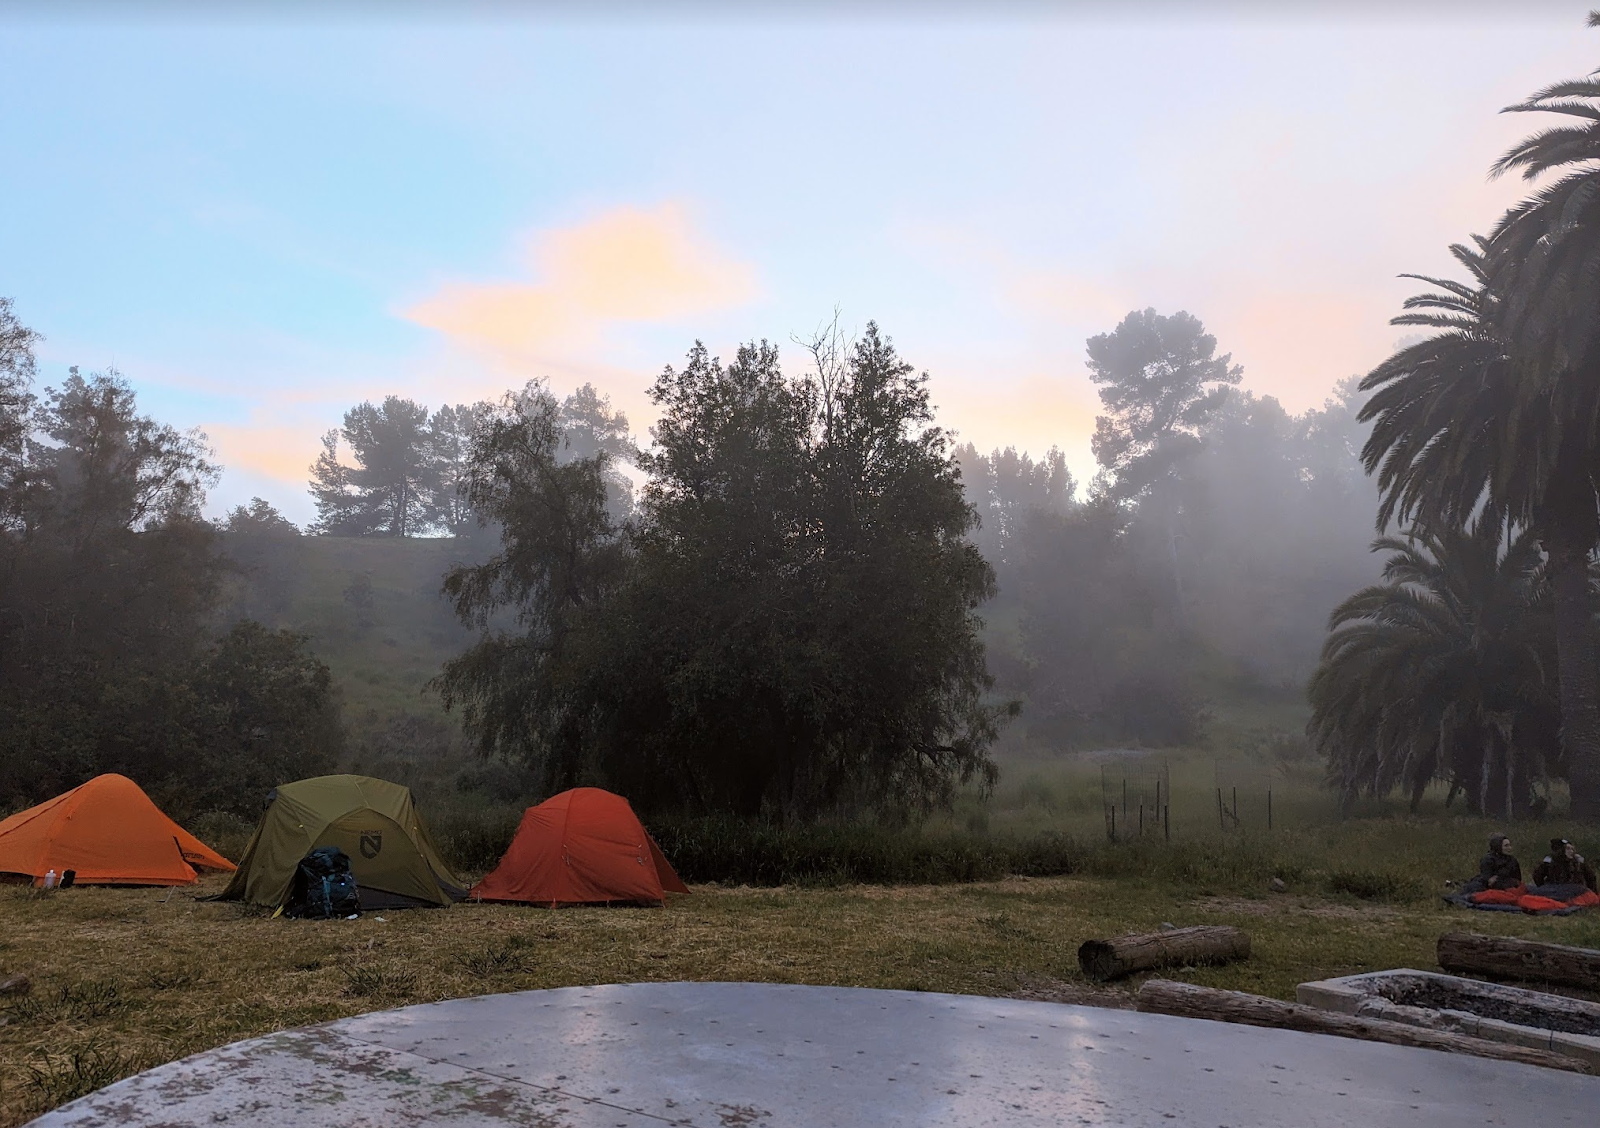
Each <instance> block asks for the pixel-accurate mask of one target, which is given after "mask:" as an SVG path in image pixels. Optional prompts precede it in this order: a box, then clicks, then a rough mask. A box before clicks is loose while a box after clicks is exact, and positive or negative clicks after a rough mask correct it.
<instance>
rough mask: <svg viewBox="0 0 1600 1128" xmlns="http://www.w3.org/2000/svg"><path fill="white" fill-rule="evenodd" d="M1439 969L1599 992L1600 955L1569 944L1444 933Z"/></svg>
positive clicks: (1464, 933) (1440, 941)
mask: <svg viewBox="0 0 1600 1128" xmlns="http://www.w3.org/2000/svg"><path fill="white" fill-rule="evenodd" d="M1439 966H1440V967H1442V968H1444V970H1446V971H1450V972H1455V973H1457V974H1459V973H1461V972H1467V973H1468V974H1473V975H1486V976H1489V977H1490V978H1492V979H1522V980H1529V981H1533V982H1538V983H1555V984H1559V985H1561V986H1563V987H1581V988H1585V989H1587V990H1590V991H1600V952H1597V951H1595V950H1594V949H1593V948H1575V947H1573V946H1571V945H1570V944H1547V943H1545V942H1543V941H1541V940H1517V939H1514V938H1512V937H1509V936H1480V935H1478V934H1477V933H1472V932H1446V933H1445V934H1444V935H1443V936H1441V937H1439Z"/></svg>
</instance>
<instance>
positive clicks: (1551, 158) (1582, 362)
mask: <svg viewBox="0 0 1600 1128" xmlns="http://www.w3.org/2000/svg"><path fill="white" fill-rule="evenodd" d="M1589 26H1591V27H1595V26H1600V13H1591V14H1590V16H1589ZM1507 112H1510V113H1554V114H1558V115H1560V116H1562V117H1563V118H1566V119H1568V120H1569V121H1570V122H1572V124H1567V125H1563V126H1557V127H1554V128H1550V129H1545V130H1542V131H1540V132H1538V133H1535V134H1533V135H1531V136H1529V137H1528V138H1526V139H1525V140H1523V141H1522V142H1521V143H1520V144H1518V145H1516V146H1514V147H1513V148H1512V149H1511V150H1510V151H1508V152H1507V153H1506V154H1505V155H1504V156H1503V157H1501V158H1500V160H1499V161H1497V162H1496V163H1495V165H1494V167H1493V170H1492V171H1493V173H1494V174H1495V175H1499V174H1502V173H1506V172H1519V173H1521V175H1522V176H1523V178H1524V179H1525V180H1529V181H1531V180H1535V179H1537V178H1540V177H1544V176H1549V175H1554V176H1555V179H1554V180H1553V182H1551V183H1549V184H1548V185H1547V186H1546V187H1544V188H1543V189H1541V190H1540V191H1538V192H1536V193H1535V194H1534V195H1533V196H1531V197H1529V198H1528V199H1526V200H1524V201H1523V202H1522V203H1521V204H1519V205H1518V206H1516V207H1514V208H1512V209H1511V210H1510V211H1509V212H1507V213H1506V215H1505V217H1504V218H1503V219H1502V220H1501V221H1500V223H1499V225H1498V226H1497V227H1496V228H1495V230H1494V232H1493V233H1492V235H1491V237H1490V245H1489V253H1490V258H1491V260H1492V262H1491V266H1492V272H1493V276H1494V278H1495V281H1496V285H1497V288H1498V290H1499V292H1500V295H1501V300H1500V301H1498V302H1497V303H1496V304H1495V306H1494V307H1493V308H1492V309H1491V310H1490V311H1489V312H1490V313H1491V314H1492V317H1493V320H1494V324H1495V329H1496V330H1497V332H1498V334H1499V336H1500V337H1501V339H1502V340H1504V341H1505V342H1506V343H1507V344H1508V346H1509V349H1508V351H1509V354H1510V363H1511V367H1512V369H1513V370H1514V388H1513V393H1512V394H1511V395H1510V396H1509V397H1505V398H1508V399H1509V402H1504V403H1502V404H1501V405H1500V406H1503V407H1504V408H1505V409H1506V410H1507V415H1506V417H1505V418H1504V420H1503V421H1502V422H1501V425H1500V428H1499V430H1500V436H1499V437H1498V441H1497V442H1496V444H1495V445H1496V449H1497V453H1498V455H1499V460H1500V463H1501V465H1500V467H1499V468H1498V472H1497V473H1496V475H1495V476H1494V480H1493V481H1492V488H1494V487H1498V488H1497V489H1494V495H1495V496H1494V499H1495V501H1496V502H1497V503H1498V504H1500V505H1502V506H1504V507H1505V508H1507V509H1508V510H1510V511H1511V512H1513V513H1514V514H1515V515H1516V516H1517V517H1518V518H1520V519H1523V520H1527V521H1529V522H1530V523H1531V524H1532V525H1533V526H1534V527H1535V528H1536V529H1537V530H1538V532H1539V535H1540V538H1541V540H1542V542H1543V544H1544V548H1545V551H1546V552H1547V553H1548V554H1549V557H1550V574H1551V582H1552V584H1553V585H1554V590H1555V600H1556V632H1557V634H1556V643H1557V649H1558V652H1559V654H1560V661H1561V737H1562V742H1563V745H1564V747H1565V750H1566V754H1567V756H1568V758H1569V760H1570V761H1571V773H1572V778H1571V782H1572V807H1573V813H1574V814H1577V815H1579V816H1580V817H1585V818H1591V819H1600V661H1597V654H1596V649H1595V641H1594V637H1593V634H1592V632H1590V631H1589V630H1588V627H1587V624H1588V623H1589V621H1590V618H1591V616H1592V614H1593V612H1594V606H1593V602H1592V598H1591V594H1590V591H1589V585H1588V582H1587V572H1588V565H1589V560H1590V557H1591V555H1592V554H1593V553H1594V551H1595V548H1596V546H1597V544H1600V516H1597V496H1600V307H1597V303H1596V302H1595V295H1594V284H1595V279H1596V278H1597V277H1600V166H1597V163H1596V162H1597V159H1600V78H1597V77H1596V75H1593V74H1591V75H1589V76H1588V77H1586V78H1580V79H1573V80H1568V81H1565V82H1558V83H1555V84H1554V85H1552V86H1548V87H1545V88H1544V89H1543V90H1539V91H1537V92H1536V93H1534V94H1533V95H1532V96H1531V97H1530V98H1529V99H1528V100H1527V101H1525V102H1521V103H1519V104H1517V105H1514V106H1509V107H1507Z"/></svg>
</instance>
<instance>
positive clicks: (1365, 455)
mask: <svg viewBox="0 0 1600 1128" xmlns="http://www.w3.org/2000/svg"><path fill="white" fill-rule="evenodd" d="M1596 230H1597V231H1600V226H1597V228H1596ZM1497 237H1498V236H1497ZM1451 252H1452V254H1454V256H1455V257H1456V259H1457V261H1459V262H1460V263H1461V264H1462V265H1463V266H1464V267H1465V268H1466V269H1467V272H1468V274H1469V276H1470V281H1468V282H1457V281H1454V280H1450V279H1439V278H1428V277H1425V276H1422V275H1407V276H1406V277H1412V278H1418V279H1420V280H1421V281H1424V282H1427V283H1428V284H1429V285H1431V286H1434V287H1436V288H1437V289H1436V290H1434V291H1432V292H1427V293H1423V294H1419V295H1417V296H1415V297H1413V298H1410V299H1409V300H1407V302H1406V303H1405V308H1406V309H1407V310H1408V311H1409V312H1407V313H1406V314H1404V315H1402V316H1400V317H1397V318H1395V319H1394V322H1393V323H1394V324H1396V325H1414V326H1424V327H1427V328H1432V329H1434V330H1436V332H1435V333H1434V334H1433V335H1432V336H1430V337H1429V338H1427V339H1426V340H1424V341H1421V342H1420V343H1418V344H1414V345H1412V346H1410V347H1409V348H1405V349H1402V350H1400V351H1399V352H1397V353H1395V354H1394V355H1393V356H1391V357H1390V358H1389V359H1388V360H1386V361H1385V362H1384V363H1383V364H1381V365H1379V366H1378V367H1377V368H1375V369H1373V371H1372V372H1371V373H1370V374H1369V375H1368V376H1367V377H1366V378H1365V379H1364V380H1363V381H1362V382H1361V389H1362V390H1363V391H1370V392H1372V393H1373V394H1372V397H1371V398H1370V399H1369V400H1368V401H1367V403H1366V405H1365V406H1364V407H1363V408H1362V410H1361V414H1360V416H1359V418H1360V419H1361V420H1362V421H1363V422H1366V421H1375V422H1374V426H1373V431H1372V434H1371V436H1370V437H1369V438H1368V440H1367V443H1366V446H1365V447H1364V448H1363V449H1362V460H1363V462H1364V463H1365V465H1366V467H1367V470H1368V472H1369V473H1371V472H1374V471H1376V472H1377V475H1378V488H1379V490H1380V491H1381V493H1382V495H1383V500H1382V504H1381V506H1380V508H1379V513H1378V525H1379V527H1380V528H1385V527H1387V526H1388V524H1389V522H1390V521H1391V520H1399V521H1401V522H1405V523H1410V524H1413V525H1422V526H1428V527H1430V528H1436V529H1444V528H1451V527H1454V528H1464V527H1466V526H1467V525H1468V524H1469V523H1470V522H1472V521H1473V520H1475V519H1476V518H1478V517H1479V515H1480V514H1482V515H1485V516H1487V517H1492V519H1493V520H1495V521H1498V522H1501V523H1506V524H1511V525H1515V526H1517V527H1519V528H1525V529H1528V530H1530V531H1531V532H1532V533H1533V534H1534V535H1535V536H1537V538H1538V543H1539V544H1540V545H1541V546H1542V547H1543V549H1544V551H1545V553H1546V554H1547V556H1548V561H1547V570H1548V574H1549V577H1550V582H1551V586H1552V593H1553V599H1554V610H1555V616H1554V618H1555V627H1554V632H1555V636H1556V652H1557V655H1558V656H1559V674H1560V679H1559V680H1560V687H1561V730H1560V740H1561V744H1562V747H1563V758H1564V760H1565V761H1566V763H1567V765H1568V773H1569V780H1570V782H1571V785H1572V813H1573V814H1574V815H1576V816H1578V817H1580V818H1596V817H1600V670H1597V668H1596V665H1595V648H1594V635H1593V632H1592V631H1591V630H1590V628H1589V623H1590V604H1591V599H1590V592H1589V582H1588V568H1589V556H1590V553H1591V550H1592V549H1593V547H1594V545H1595V543H1596V542H1597V540H1600V527H1597V525H1596V494H1595V486H1594V481H1593V478H1592V477H1591V474H1590V467H1592V466H1594V465H1595V463H1596V459H1597V458H1600V431H1597V430H1596V429H1595V428H1594V427H1583V426H1580V427H1573V426H1571V425H1570V423H1571V420H1572V419H1574V418H1575V417H1577V416H1578V414H1579V412H1578V408H1579V407H1580V406H1581V401H1582V400H1583V398H1584V395H1585V394H1586V393H1585V391H1584V383H1585V382H1584V381H1582V380H1579V379H1577V378H1576V377H1575V376H1573V375H1572V371H1573V370H1570V369H1563V370H1561V371H1560V373H1559V374H1558V376H1559V378H1556V377H1550V376H1548V375H1547V373H1549V372H1550V371H1551V370H1550V369H1548V368H1546V367H1541V366H1540V365H1539V364H1537V363H1535V362H1534V361H1532V360H1530V357H1531V356H1532V355H1533V353H1532V352H1531V351H1530V350H1529V349H1527V348H1525V347H1524V342H1525V341H1526V335H1525V334H1523V332H1522V329H1521V324H1522V323H1521V322H1519V321H1518V319H1517V316H1516V315H1513V314H1510V313H1508V307H1509V306H1510V305H1512V304H1514V299H1513V297H1512V296H1511V294H1510V291H1511V289H1512V283H1511V279H1513V278H1514V277H1517V276H1518V271H1517V270H1516V269H1515V267H1516V265H1517V264H1515V263H1513V262H1512V261H1511V259H1509V258H1508V257H1507V256H1506V255H1504V254H1502V253H1501V248H1500V247H1499V246H1498V245H1497V244H1496V243H1495V241H1494V239H1483V238H1480V237H1476V236H1475V237H1474V239H1473V245H1472V246H1470V247H1469V246H1464V245H1456V246H1454V247H1452V248H1451ZM1521 276H1522V277H1525V275H1521ZM1520 300H1521V299H1520V298H1517V299H1515V301H1520ZM1591 383H1592V381H1591ZM1591 394H1592V389H1591Z"/></svg>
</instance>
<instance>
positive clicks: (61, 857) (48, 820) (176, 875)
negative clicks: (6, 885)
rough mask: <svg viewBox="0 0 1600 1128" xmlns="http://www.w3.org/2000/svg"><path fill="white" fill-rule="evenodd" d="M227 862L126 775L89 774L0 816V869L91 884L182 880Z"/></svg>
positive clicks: (221, 867) (36, 880)
mask: <svg viewBox="0 0 1600 1128" xmlns="http://www.w3.org/2000/svg"><path fill="white" fill-rule="evenodd" d="M197 868H198V869H209V870H231V869H233V868H234V866H233V863H232V862H230V861H228V859H226V858H224V857H223V856H222V855H221V854H218V853H217V852H216V851H214V850H212V849H211V847H209V846H207V845H206V844H205V843H204V842H201V841H200V840H199V839H198V838H196V837H195V836H194V835H192V834H190V833H189V832H188V831H187V830H184V829H183V827H181V826H179V825H178V824H177V823H175V822H173V821H172V820H171V819H169V818H167V816H166V815H164V814H163V813H162V812H161V808H159V807H157V806H156V805H155V804H154V803H152V802H151V801H150V796H148V795H146V794H145V793H144V792H143V791H142V790H141V789H140V788H139V785H138V784H137V783H134V782H133V780H131V779H129V778H128V777H127V776H120V775H101V776H95V777H94V778H93V779H91V780H90V781H89V782H88V783H85V784H82V785H81V786H79V787H74V788H73V789H72V790H71V791H69V792H67V793H66V794H65V795H57V796H56V797H55V798H54V799H50V800H47V801H45V802H43V803H40V804H39V805H38V806H37V807H29V808H28V809H27V810H26V811H20V812H18V813H17V814H15V815H12V816H11V817H10V818H8V819H5V820H3V821H0V873H3V874H16V875H20V876H22V877H31V878H33V881H34V884H36V885H37V884H40V883H41V882H42V881H43V880H44V876H45V874H46V873H48V872H49V871H50V870H55V871H56V873H57V874H58V875H60V874H64V873H66V871H67V870H75V871H76V876H75V877H74V879H73V880H74V881H75V882H80V883H84V884H95V885H188V884H189V883H190V882H192V881H193V880H194V879H195V870H196V869H197Z"/></svg>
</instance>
